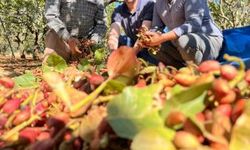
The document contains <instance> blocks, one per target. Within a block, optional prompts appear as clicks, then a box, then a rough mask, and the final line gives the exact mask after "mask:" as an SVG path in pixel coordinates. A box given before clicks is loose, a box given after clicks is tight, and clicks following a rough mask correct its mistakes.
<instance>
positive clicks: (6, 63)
mask: <svg viewBox="0 0 250 150" xmlns="http://www.w3.org/2000/svg"><path fill="white" fill-rule="evenodd" d="M15 56H16V57H15V58H12V56H11V55H1V54H0V77H2V76H8V77H15V76H19V75H21V74H24V73H25V71H26V70H33V69H36V68H38V67H40V66H41V64H42V63H41V62H42V61H41V56H38V57H37V59H33V57H32V55H31V56H29V55H26V58H21V57H20V55H18V54H15Z"/></svg>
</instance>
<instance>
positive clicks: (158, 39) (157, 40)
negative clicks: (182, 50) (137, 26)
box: [143, 31, 164, 47]
mask: <svg viewBox="0 0 250 150" xmlns="http://www.w3.org/2000/svg"><path fill="white" fill-rule="evenodd" d="M146 35H147V36H149V37H150V40H149V41H148V42H144V43H143V45H145V46H148V47H153V46H158V45H161V43H162V42H164V39H163V36H162V34H161V33H159V32H150V31H148V32H146Z"/></svg>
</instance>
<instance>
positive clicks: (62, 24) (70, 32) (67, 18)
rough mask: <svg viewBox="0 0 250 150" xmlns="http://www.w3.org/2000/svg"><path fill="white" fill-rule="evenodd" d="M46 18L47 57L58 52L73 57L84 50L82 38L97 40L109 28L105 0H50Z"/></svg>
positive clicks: (46, 8) (47, 0)
mask: <svg viewBox="0 0 250 150" xmlns="http://www.w3.org/2000/svg"><path fill="white" fill-rule="evenodd" d="M45 18H46V19H47V26H48V27H49V31H48V32H47V34H46V37H45V47H46V48H45V51H44V53H45V55H44V60H46V59H47V57H48V55H49V54H51V53H52V52H56V53H57V54H58V55H60V56H61V57H63V58H64V59H65V60H66V61H69V60H70V59H71V57H72V56H77V55H79V54H80V53H81V51H80V50H79V47H78V45H79V44H80V43H79V39H89V40H91V41H92V42H93V44H97V43H99V42H100V41H101V40H102V39H103V37H104V35H105V33H106V30H107V27H106V14H105V10H104V1H103V0H98V1H96V0H82V1H76V0H46V6H45Z"/></svg>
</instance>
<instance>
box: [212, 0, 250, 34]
mask: <svg viewBox="0 0 250 150" xmlns="http://www.w3.org/2000/svg"><path fill="white" fill-rule="evenodd" d="M209 6H210V9H211V11H212V15H213V18H214V20H215V22H216V23H217V24H218V25H219V26H220V28H221V29H228V28H234V27H240V26H246V25H249V24H250V1H249V0H238V1H235V0H219V1H216V2H215V1H210V2H209Z"/></svg>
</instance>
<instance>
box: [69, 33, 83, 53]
mask: <svg viewBox="0 0 250 150" xmlns="http://www.w3.org/2000/svg"><path fill="white" fill-rule="evenodd" d="M67 44H68V45H69V49H70V51H71V53H72V54H77V53H82V52H81V51H80V50H79V48H78V45H79V44H80V42H79V40H78V39H76V38H73V37H71V38H70V39H69V40H68V41H67Z"/></svg>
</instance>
